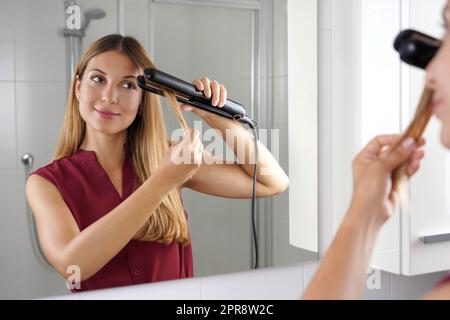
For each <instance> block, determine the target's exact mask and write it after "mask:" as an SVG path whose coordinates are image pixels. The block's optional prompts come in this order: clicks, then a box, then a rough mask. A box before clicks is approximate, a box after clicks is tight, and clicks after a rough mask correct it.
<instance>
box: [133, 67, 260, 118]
mask: <svg viewBox="0 0 450 320" xmlns="http://www.w3.org/2000/svg"><path fill="white" fill-rule="evenodd" d="M137 82H138V85H139V87H141V88H142V89H143V90H146V91H150V92H153V93H156V94H159V95H163V93H162V90H161V89H169V90H171V91H172V92H174V93H175V95H176V97H177V100H178V102H181V103H186V104H190V105H192V106H194V107H196V108H199V109H202V110H205V111H208V112H211V113H214V114H217V115H219V116H222V117H225V118H229V119H233V120H236V121H239V122H242V123H247V124H248V125H249V126H250V127H252V126H254V127H256V122H255V121H254V120H252V119H250V118H248V117H247V114H246V110H245V108H244V106H243V105H241V104H240V103H238V102H235V101H233V100H230V99H227V102H226V103H225V105H224V106H223V107H222V108H218V107H214V106H212V105H211V98H207V97H205V96H204V95H203V93H202V92H200V91H198V90H197V88H196V87H195V86H194V85H193V84H191V83H189V82H186V81H184V80H181V79H178V78H176V77H174V76H172V75H170V74H168V73H165V72H162V71H161V70H158V69H154V68H146V69H145V70H144V75H140V76H138V77H137Z"/></svg>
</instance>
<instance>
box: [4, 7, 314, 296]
mask: <svg viewBox="0 0 450 320" xmlns="http://www.w3.org/2000/svg"><path fill="white" fill-rule="evenodd" d="M269 2H270V3H269ZM269 2H260V1H242V3H239V2H236V1H230V2H228V1H222V2H217V1H204V4H202V5H199V4H198V2H192V1H177V2H176V3H173V2H169V1H150V0H124V1H117V2H116V1H89V2H87V1H59V0H54V1H47V2H45V3H36V2H33V1H23V2H14V1H5V2H2V4H1V6H2V10H0V11H1V12H2V13H1V16H2V18H4V19H1V21H2V24H3V27H4V28H2V30H3V33H4V34H5V37H2V39H3V40H1V41H2V46H1V50H4V54H3V56H4V57H7V59H5V60H4V63H2V65H1V77H2V79H0V80H2V81H3V83H2V84H1V85H2V86H3V87H2V88H1V91H2V96H5V97H7V99H6V103H7V110H8V112H9V113H8V114H7V116H9V118H8V117H5V119H6V118H7V119H12V122H11V123H6V120H5V124H6V126H5V128H6V130H7V131H6V135H5V137H6V138H5V139H4V140H3V141H2V145H1V146H0V147H1V148H2V154H3V155H4V156H3V155H2V162H1V164H2V166H3V168H5V169H8V168H17V169H15V170H10V171H8V170H7V171H5V172H7V174H8V172H11V174H8V176H6V177H5V178H4V179H2V180H3V181H4V185H3V187H4V189H5V191H6V192H5V193H3V194H6V195H7V196H6V197H5V199H8V198H9V197H10V198H11V199H16V198H17V202H14V203H12V204H11V201H10V200H7V201H6V202H3V203H6V205H5V207H4V208H2V213H3V217H2V218H4V219H5V222H6V223H2V226H3V227H2V228H4V230H3V231H4V232H2V235H3V236H5V239H4V240H5V241H3V242H2V243H5V244H6V243H8V241H6V240H8V239H11V238H12V239H15V240H16V241H15V242H14V243H15V244H16V245H15V246H14V247H11V246H6V245H5V247H4V248H2V254H3V255H5V256H6V257H7V259H2V261H3V262H2V263H1V268H2V271H3V273H2V274H3V275H8V277H9V278H11V279H12V280H11V282H10V283H9V284H8V285H7V286H4V288H5V289H4V290H2V291H1V292H0V294H1V295H2V297H4V298H35V297H43V296H51V295H57V294H67V293H69V292H70V291H69V290H68V288H67V286H69V287H70V286H71V287H70V289H71V290H72V291H80V290H81V291H86V290H96V289H102V288H111V287H117V286H125V285H133V284H141V283H148V282H157V281H165V280H174V279H179V278H186V277H192V276H196V277H197V276H207V275H214V274H222V273H229V272H237V271H243V270H249V269H253V268H262V267H268V266H277V265H284V264H288V263H298V262H302V261H309V260H313V259H316V258H317V254H316V253H315V252H313V251H308V250H306V249H302V248H299V247H298V246H294V245H292V244H291V243H292V241H291V239H292V238H293V235H292V233H293V232H294V233H295V230H296V229H295V226H294V227H293V226H290V225H289V223H290V221H293V220H292V217H290V215H291V212H289V194H288V192H287V187H288V185H289V183H291V182H292V181H291V182H290V181H289V179H288V175H289V163H288V159H289V153H290V152H291V151H290V150H291V149H293V148H296V145H295V143H294V142H293V141H291V140H289V139H288V129H289V128H288V105H287V104H288V99H287V96H288V90H287V87H288V71H287V69H288V67H287V46H288V43H287V39H288V38H287V24H286V17H285V16H284V15H283V14H285V13H283V12H284V11H283V10H282V9H283V8H285V7H286V1H273V2H272V1H269ZM49 12H51V13H52V14H51V15H50V18H44V17H48V16H49ZM13 18H14V19H13ZM32 25H39V26H41V27H40V30H41V31H40V32H39V33H33V34H31V33H30V32H29V28H30V26H32ZM268 30H269V31H268ZM266 32H269V34H271V35H272V36H267V34H266ZM124 36H127V37H124ZM43 44H45V45H43ZM147 67H154V68H157V69H159V70H162V71H164V72H167V73H168V74H171V75H173V76H175V77H177V78H179V79H182V80H185V81H187V82H189V83H190V84H192V85H193V86H194V87H195V88H196V90H197V91H198V92H202V93H203V94H204V96H206V97H208V98H211V101H212V106H213V107H216V108H221V107H223V105H225V104H226V103H227V100H233V101H236V102H238V103H240V104H242V105H243V106H244V107H245V109H246V112H247V115H248V116H249V117H250V118H251V119H254V120H255V121H257V122H258V127H257V130H256V132H257V134H258V140H259V143H258V150H257V152H258V156H257V157H256V154H255V149H254V140H253V137H254V133H255V132H253V131H252V130H250V129H249V128H248V126H246V125H245V124H243V123H240V122H238V121H235V120H231V119H228V118H226V117H221V116H218V115H216V114H213V113H210V112H207V111H204V110H200V109H198V108H193V107H192V106H190V105H189V104H186V103H184V104H183V103H177V102H176V99H177V97H176V96H175V94H174V93H173V92H171V91H169V90H166V89H165V88H164V90H163V91H164V95H165V96H164V97H161V96H159V95H156V94H153V93H148V92H143V91H142V90H141V88H139V86H138V84H137V81H136V77H137V76H138V75H141V74H143V70H144V68H147ZM311 76H312V77H314V76H316V75H311ZM3 93H4V94H3ZM310 107H312V108H315V107H316V106H310ZM14 114H17V118H16V121H14V117H13V115H14ZM11 116H12V118H11ZM188 128H190V129H188ZM16 132H17V134H16ZM230 135H231V139H230ZM288 141H289V142H290V143H288ZM14 150H17V152H16V154H17V155H18V156H17V159H15V158H14V154H15V153H14ZM11 151H12V152H11ZM297 153H298V152H296V154H297ZM174 159H175V160H182V161H181V162H180V161H179V162H176V161H175V162H174ZM186 159H188V160H189V161H185V160H186ZM255 162H256V163H257V175H256V179H255V180H256V182H255V184H256V188H255V193H256V201H255V204H254V207H255V208H254V210H252V209H253V207H252V201H251V198H252V189H253V175H254V171H253V170H254V164H255ZM32 173H33V174H32ZM11 184H13V185H15V186H16V187H15V188H13V189H11V188H9V187H6V186H9V185H11ZM8 201H9V202H8ZM11 207H14V209H15V210H10V209H11ZM8 211H13V212H11V213H6V212H8ZM13 214H14V215H13ZM314 214H315V215H316V214H317V213H316V212H314ZM16 217H17V219H16ZM295 221H297V220H295ZM308 221H309V220H308ZM11 223H13V224H14V228H11V227H10V226H11ZM292 230H294V231H292ZM9 242H10V240H9ZM64 277H65V278H67V280H68V282H66V281H65V280H66V279H65V278H64ZM14 279H15V280H14ZM17 279H20V281H16V280H17ZM13 280H14V281H13ZM80 281H81V283H80ZM17 283H19V284H18V285H17Z"/></svg>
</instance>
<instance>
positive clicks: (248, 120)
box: [243, 118, 258, 269]
mask: <svg viewBox="0 0 450 320" xmlns="http://www.w3.org/2000/svg"><path fill="white" fill-rule="evenodd" d="M243 120H244V121H245V122H246V123H247V124H248V125H249V127H250V128H251V129H252V131H253V139H254V141H255V166H254V168H253V189H252V209H251V211H252V212H251V214H252V231H253V232H252V233H253V244H254V246H255V265H254V267H253V268H254V269H258V239H257V237H256V222H255V220H256V174H257V163H258V132H257V130H256V126H257V125H258V124H257V123H256V121H254V120H251V119H248V118H244V119H243Z"/></svg>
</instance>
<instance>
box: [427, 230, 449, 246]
mask: <svg viewBox="0 0 450 320" xmlns="http://www.w3.org/2000/svg"><path fill="white" fill-rule="evenodd" d="M420 241H422V242H423V243H424V244H427V243H435V242H442V241H450V233H441V234H432V235H429V236H423V237H420Z"/></svg>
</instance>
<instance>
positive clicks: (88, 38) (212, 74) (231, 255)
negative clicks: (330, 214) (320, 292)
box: [0, 0, 318, 298]
mask: <svg viewBox="0 0 450 320" xmlns="http://www.w3.org/2000/svg"><path fill="white" fill-rule="evenodd" d="M70 5H75V6H78V7H79V8H80V15H81V21H80V23H81V28H82V29H83V28H84V29H83V32H82V33H80V34H78V35H76V34H74V33H70V32H67V31H66V32H64V28H66V22H67V18H68V16H69V15H70V14H71V13H70V12H72V11H70V12H68V11H67V8H68V6H70ZM288 6H289V10H288ZM288 12H289V13H288ZM288 14H289V15H292V17H290V19H288ZM299 17H300V18H299ZM88 20H89V23H86V22H88ZM30 30H34V31H33V32H30ZM288 30H290V33H289V34H288ZM36 31H38V32H36ZM110 33H122V34H124V35H130V36H134V37H136V38H137V39H138V40H140V41H141V42H142V43H143V44H144V46H145V47H146V48H147V50H148V51H149V53H150V55H151V57H152V59H153V61H154V62H155V64H156V65H157V67H158V68H160V69H161V70H164V71H166V72H168V73H171V74H173V75H176V76H177V77H179V78H181V79H184V80H187V81H192V80H194V79H196V78H200V77H202V76H208V77H209V78H211V79H216V80H217V81H219V82H221V83H223V84H224V85H225V86H226V87H227V89H228V93H229V98H231V99H233V100H235V101H239V102H240V103H241V104H243V105H244V106H245V107H246V109H247V111H248V113H249V115H250V116H251V117H252V118H254V119H255V120H257V121H258V124H259V125H258V132H259V140H260V141H261V142H262V143H263V144H264V145H266V146H267V148H268V149H269V150H270V151H271V152H272V153H273V154H274V156H275V157H276V158H277V159H278V160H279V163H280V164H281V166H282V167H283V169H284V170H285V171H286V172H287V173H288V175H289V176H290V187H289V189H288V190H286V191H285V192H283V193H282V194H280V195H277V196H274V197H270V198H260V199H258V200H257V215H256V234H257V243H258V253H259V255H258V256H259V258H258V264H259V266H260V267H261V268H263V267H271V266H280V265H285V264H291V263H300V262H305V261H311V260H315V259H317V228H318V227H317V215H318V212H317V198H318V195H317V190H318V188H317V167H318V165H317V128H318V125H317V2H316V1H314V0H295V1H291V0H240V1H236V0H117V1H111V0H95V1H87V0H77V1H64V0H47V1H32V0H24V1H13V0H5V1H2V2H1V3H0V34H1V37H0V39H1V40H0V92H1V96H2V97H3V104H4V105H3V107H2V108H1V110H2V111H1V112H2V117H0V119H1V120H0V121H1V125H0V127H1V128H2V135H1V137H2V140H0V154H1V157H0V169H1V170H0V175H1V176H2V178H1V181H2V182H1V183H0V187H1V188H2V190H1V191H2V192H0V194H1V197H2V201H1V205H0V212H1V215H0V222H1V223H0V230H1V232H0V240H1V241H0V243H2V248H1V253H0V255H1V257H2V258H1V262H0V271H1V272H0V281H1V283H2V286H1V288H0V298H37V297H46V296H54V295H61V294H68V293H69V292H68V290H67V288H66V284H65V281H64V279H63V278H62V277H61V276H59V275H58V274H57V273H56V271H54V270H53V269H52V268H51V267H50V266H48V265H47V263H46V261H45V258H44V257H43V255H42V252H41V249H40V247H39V245H38V243H37V241H36V239H37V235H36V230H35V226H34V220H33V218H32V214H31V211H30V208H29V207H28V204H27V202H26V198H25V192H24V187H25V181H26V178H27V176H28V172H30V171H29V170H31V169H32V170H33V171H34V170H35V169H37V168H40V167H42V166H45V165H46V164H48V163H50V162H51V160H52V155H53V152H54V149H55V146H56V140H57V136H58V132H59V128H60V126H61V124H62V119H63V115H64V112H65V105H66V100H67V92H68V87H69V84H70V82H69V81H70V80H69V79H70V75H71V72H73V66H74V63H76V62H77V60H78V58H79V57H80V54H81V53H82V52H83V50H84V49H85V48H86V47H87V46H88V45H89V44H90V43H91V42H93V41H95V40H96V39H98V38H100V37H102V36H103V35H106V34H110ZM288 39H289V40H288ZM163 105H164V101H163ZM164 109H165V110H167V108H164ZM184 115H185V117H186V119H187V122H188V124H189V126H191V127H195V128H197V129H198V130H199V131H200V132H201V133H202V132H203V133H205V132H206V131H207V129H209V127H208V125H207V124H206V123H203V122H202V121H201V119H200V118H198V117H196V116H195V115H192V114H190V113H189V112H185V114H184ZM165 117H166V121H167V129H168V131H169V135H170V132H171V131H172V130H174V129H175V128H176V121H175V119H174V118H172V117H171V114H170V112H166V113H165ZM203 138H204V141H203V142H204V145H205V146H207V145H208V144H209V143H210V141H211V140H209V141H208V140H207V139H211V137H209V138H207V137H206V136H205V135H204V136H203ZM182 195H183V201H184V204H185V207H186V210H187V212H188V214H189V227H190V233H191V239H192V248H193V258H194V275H195V276H196V277H201V276H209V275H215V274H223V273H230V272H238V271H243V270H249V269H251V268H252V266H253V264H254V260H253V259H254V256H255V249H254V245H253V244H254V242H253V239H252V224H251V200H250V199H249V200H234V199H224V198H219V197H214V196H209V195H205V194H199V193H196V192H193V191H191V190H187V189H186V190H183V193H182ZM293 195H294V196H293Z"/></svg>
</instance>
